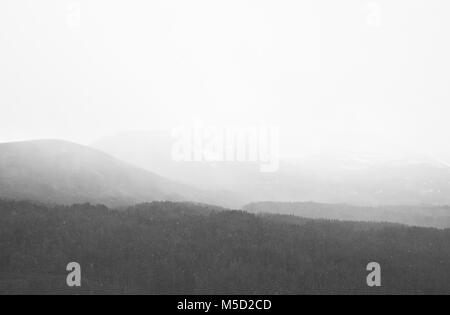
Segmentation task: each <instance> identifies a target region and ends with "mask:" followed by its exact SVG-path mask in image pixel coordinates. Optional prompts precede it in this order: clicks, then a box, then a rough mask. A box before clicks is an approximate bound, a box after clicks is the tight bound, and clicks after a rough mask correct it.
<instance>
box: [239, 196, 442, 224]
mask: <svg viewBox="0 0 450 315" xmlns="http://www.w3.org/2000/svg"><path fill="white" fill-rule="evenodd" d="M243 209H244V210H245V211H248V212H251V213H272V214H284V215H296V216H301V217H305V218H311V219H329V220H347V221H371V222H392V223H400V224H406V225H412V226H423V227H434V228H441V229H444V228H450V207H449V206H426V205H422V206H378V207H367V206H366V207H363V206H353V205H347V204H326V203H316V202H255V203H250V204H248V205H246V206H244V207H243Z"/></svg>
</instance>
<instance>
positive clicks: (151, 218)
mask: <svg viewBox="0 0 450 315" xmlns="http://www.w3.org/2000/svg"><path fill="white" fill-rule="evenodd" d="M372 261H374V262H378V263H380V264H381V266H382V287H381V288H369V287H367V284H366V277H367V275H368V273H369V272H368V271H366V266H367V264H368V263H369V262H372ZM69 262H78V263H80V264H81V268H82V287H81V288H68V287H67V286H66V276H67V274H68V272H67V271H66V270H65V269H66V265H67V264H68V263H69ZM0 293H1V294H5V293H6V294H8V293H62V294H66V293H67V294H71V293H75V294H80V293H81V294H84V293H86V294H88V293H91V294H92V293H113V294H114V293H117V294H133V293H138V294H323V293H330V294H332V293H344V294H346V293H357V294H359V293H360V294H378V293H410V294H417V293H419V294H420V293H445V294H450V230H437V229H431V228H413V227H406V226H401V225H393V224H377V223H358V222H341V221H326V220H311V219H302V218H298V217H289V216H279V215H254V214H249V213H246V212H241V211H225V210H223V209H219V208H214V207H209V206H205V205H197V204H188V203H170V202H154V203H151V204H142V205H138V206H135V207H131V208H128V209H125V210H120V211H119V210H111V209H108V208H106V207H104V206H92V205H89V204H85V205H74V206H52V207H50V206H45V205H37V204H33V203H29V202H13V201H0Z"/></svg>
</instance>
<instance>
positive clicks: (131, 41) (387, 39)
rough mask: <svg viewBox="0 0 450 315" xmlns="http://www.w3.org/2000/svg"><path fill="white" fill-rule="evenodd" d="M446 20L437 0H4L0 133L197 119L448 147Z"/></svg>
mask: <svg viewBox="0 0 450 315" xmlns="http://www.w3.org/2000/svg"><path fill="white" fill-rule="evenodd" d="M449 16H450V1H448V0H395V1H392V0H383V1H381V0H379V1H376V0H373V1H371V0H343V1H335V0H310V1H309V0H303V1H297V0H276V1H275V0H271V1H268V0H253V1H246V0H226V1H225V0H201V1H199V0H163V1H162V0H161V1H157V0H147V1H138V0H134V1H114V0H108V1H106V0H89V1H88V0H82V1H66V0H41V1H34V0H2V1H0V141H2V142H3V141H14V140H25V139H35V138H62V139H67V140H72V141H76V142H82V143H89V142H91V141H93V140H95V139H97V138H98V137H101V136H104V135H108V134H111V133H115V132H119V131H122V130H129V129H155V128H171V127H173V126H176V125H177V124H179V123H181V122H185V121H186V120H189V119H191V118H192V117H196V118H200V119H202V120H203V121H204V122H206V123H211V124H217V125H227V124H240V125H252V124H256V123H261V122H263V123H266V124H272V125H278V126H280V128H281V135H282V137H283V138H282V143H284V145H285V147H286V148H287V147H290V150H288V151H290V152H289V153H293V152H294V151H295V152H300V151H305V150H309V149H311V148H313V147H315V146H317V145H324V146H326V145H329V144H334V145H338V146H349V147H357V146H362V145H366V146H372V147H380V148H381V147H383V146H384V144H385V143H386V139H387V140H388V142H389V143H391V145H393V146H397V147H398V146H400V145H404V146H406V147H413V148H414V149H418V150H427V151H430V150H431V151H433V152H438V153H439V152H445V151H446V150H447V151H450V146H449V141H448V140H449V135H450V123H449V118H450V109H449V106H450V61H449V60H450V57H449V56H450V44H449V41H450V18H449ZM380 143H381V144H380ZM447 153H448V152H447Z"/></svg>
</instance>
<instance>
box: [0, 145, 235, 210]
mask: <svg viewBox="0 0 450 315" xmlns="http://www.w3.org/2000/svg"><path fill="white" fill-rule="evenodd" d="M0 198H6V199H19V200H33V201H39V202H45V203H56V204H73V203H84V202H90V203H94V204H96V203H98V204H105V205H109V206H126V205H132V204H135V203H139V202H149V201H154V200H178V201H196V202H208V203H212V204H225V205H227V202H225V200H228V199H227V198H225V197H224V196H221V193H220V192H212V191H210V192H207V191H201V190H198V189H195V188H192V187H189V186H187V185H183V184H179V183H176V182H173V181H170V180H168V179H165V178H163V177H161V176H159V175H156V174H154V173H151V172H149V171H145V170H142V169H139V168H137V167H135V166H132V165H130V164H128V163H125V162H122V161H120V160H118V159H116V158H114V157H111V156H109V155H108V154H106V153H103V152H101V151H98V150H96V149H93V148H90V147H86V146H82V145H78V144H75V143H71V142H66V141H60V140H38V141H29V142H17V143H5V144H0Z"/></svg>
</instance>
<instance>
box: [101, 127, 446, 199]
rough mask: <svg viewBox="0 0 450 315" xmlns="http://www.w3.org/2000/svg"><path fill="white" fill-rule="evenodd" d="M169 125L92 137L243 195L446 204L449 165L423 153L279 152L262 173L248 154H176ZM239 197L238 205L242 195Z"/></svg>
mask: <svg viewBox="0 0 450 315" xmlns="http://www.w3.org/2000/svg"><path fill="white" fill-rule="evenodd" d="M173 142H174V139H172V138H171V135H170V133H169V132H163V131H160V132H138V131H136V132H127V133H120V134H116V135H114V136H110V137H105V138H102V139H100V140H98V141H96V142H95V143H93V144H92V145H93V146H94V147H96V148H98V149H101V150H103V151H105V152H108V153H109V154H111V155H113V156H115V157H117V158H120V159H123V160H125V161H127V162H129V163H132V164H134V165H137V166H139V167H141V168H144V169H147V170H149V171H152V172H155V173H158V174H160V175H162V176H165V177H168V178H170V179H172V180H176V181H180V182H183V183H185V184H188V185H192V186H195V187H197V188H200V189H217V190H225V191H232V192H234V193H235V194H236V195H239V199H240V200H242V201H245V202H246V203H249V202H256V201H263V200H272V201H316V202H323V203H349V204H355V205H362V206H379V205H405V204H407V205H422V204H428V205H446V204H450V168H449V166H448V165H447V163H446V162H444V161H442V160H440V159H438V158H435V157H432V156H428V155H425V154H405V155H385V154H380V153H373V152H370V151H358V150H356V149H355V150H354V151H351V150H341V151H333V152H332V153H324V152H323V153H318V154H307V155H303V156H298V157H289V158H283V157H281V160H280V167H279V169H278V171H276V172H273V173H261V172H260V170H259V168H258V164H257V163H252V162H239V163H236V162H235V163H233V162H220V161H219V162H201V163H200V162H176V161H174V160H173V159H172V156H171V150H172V144H173ZM241 205H243V204H242V203H241Z"/></svg>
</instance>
